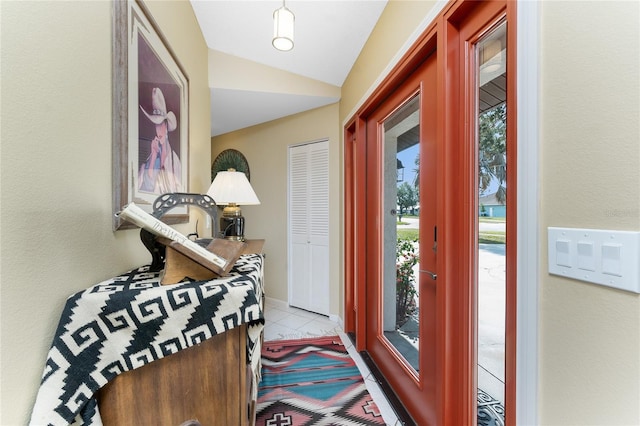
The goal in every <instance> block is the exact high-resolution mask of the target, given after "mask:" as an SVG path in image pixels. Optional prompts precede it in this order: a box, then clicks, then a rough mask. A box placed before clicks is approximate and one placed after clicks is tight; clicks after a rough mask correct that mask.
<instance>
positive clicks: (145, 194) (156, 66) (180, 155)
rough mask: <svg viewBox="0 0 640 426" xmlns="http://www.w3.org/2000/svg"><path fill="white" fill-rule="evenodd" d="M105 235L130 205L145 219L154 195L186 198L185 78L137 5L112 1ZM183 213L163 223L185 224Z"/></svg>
mask: <svg viewBox="0 0 640 426" xmlns="http://www.w3.org/2000/svg"><path fill="white" fill-rule="evenodd" d="M112 89H113V147H112V162H113V191H112V192H113V230H114V231H117V230H121V229H129V228H136V226H135V225H133V224H130V223H128V222H126V221H124V220H122V219H120V218H119V217H118V215H117V213H118V212H119V211H121V210H122V208H123V207H124V206H126V205H127V204H129V203H131V202H135V204H136V205H138V206H140V207H141V208H142V209H143V210H145V211H147V212H149V213H151V212H152V211H153V202H154V201H155V199H156V198H158V197H159V196H160V195H162V194H165V193H173V192H188V186H189V78H188V76H187V74H186V72H185V70H184V68H183V67H182V65H181V64H180V62H179V61H178V59H177V57H176V55H175V53H174V52H173V50H171V47H170V45H169V43H168V42H167V39H166V38H165V37H164V35H163V34H162V32H161V31H160V29H159V27H158V25H157V24H156V22H155V21H154V20H153V18H152V17H151V14H150V13H149V10H148V9H147V7H146V6H145V4H144V3H143V2H142V1H140V0H113V87H112ZM188 220H189V212H188V207H186V206H184V207H179V208H176V209H175V211H174V213H173V214H171V215H167V216H165V217H163V222H165V223H168V224H176V223H186V222H188Z"/></svg>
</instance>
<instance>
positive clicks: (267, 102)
mask: <svg viewBox="0 0 640 426" xmlns="http://www.w3.org/2000/svg"><path fill="white" fill-rule="evenodd" d="M386 3H387V1H386V0H289V1H286V7H287V8H289V9H290V10H291V11H292V12H293V13H294V15H295V37H294V41H295V46H294V48H293V50H291V51H289V52H281V51H278V50H276V49H275V48H274V47H273V46H272V45H271V39H272V36H273V17H272V16H273V12H274V10H276V9H277V8H279V7H281V6H282V2H281V1H274V0H191V4H192V6H193V10H194V12H195V14H196V17H197V20H198V23H199V25H200V28H201V30H202V34H203V35H204V38H205V41H206V43H207V46H208V47H209V49H210V50H209V88H210V92H211V136H217V135H221V134H224V133H228V132H231V131H234V130H238V129H241V128H244V127H248V126H252V125H255V124H260V123H264V122H267V121H271V120H275V119H278V118H281V117H285V116H287V115H291V114H295V113H298V112H302V111H307V110H310V109H313V108H317V107H320V106H324V105H329V104H331V103H335V102H337V101H338V100H339V99H340V87H341V86H342V84H343V83H344V81H345V79H346V77H347V75H348V74H349V71H350V70H351V67H352V66H353V64H354V62H355V61H356V59H357V57H358V55H359V54H360V51H361V50H362V47H363V46H364V44H365V42H366V41H367V39H368V37H369V35H370V34H371V31H372V30H373V28H374V26H375V25H376V23H377V21H378V19H379V17H380V15H381V14H382V11H383V10H384V7H385V6H386Z"/></svg>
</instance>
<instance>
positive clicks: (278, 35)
mask: <svg viewBox="0 0 640 426" xmlns="http://www.w3.org/2000/svg"><path fill="white" fill-rule="evenodd" d="M295 19H296V18H295V16H293V12H292V11H290V10H289V9H287V7H286V6H285V4H284V0H282V7H281V8H279V9H276V10H275V11H274V12H273V40H272V41H271V44H273V47H275V48H276V49H278V50H282V51H285V52H286V51H288V50H291V49H293V24H294V21H295Z"/></svg>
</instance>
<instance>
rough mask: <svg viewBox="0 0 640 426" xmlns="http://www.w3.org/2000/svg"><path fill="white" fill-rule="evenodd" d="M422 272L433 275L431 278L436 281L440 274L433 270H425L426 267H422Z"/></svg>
mask: <svg viewBox="0 0 640 426" xmlns="http://www.w3.org/2000/svg"><path fill="white" fill-rule="evenodd" d="M420 272H424V273H425V274H429V276H430V277H431V279H432V280H434V281H435V280H436V279H437V278H438V274H435V273H433V272H431V271H427V270H424V269H420Z"/></svg>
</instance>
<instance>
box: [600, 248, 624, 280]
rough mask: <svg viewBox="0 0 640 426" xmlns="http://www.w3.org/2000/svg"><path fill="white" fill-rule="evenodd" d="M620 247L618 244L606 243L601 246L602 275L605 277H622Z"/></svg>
mask: <svg viewBox="0 0 640 426" xmlns="http://www.w3.org/2000/svg"><path fill="white" fill-rule="evenodd" d="M621 252H622V246H621V245H620V244H613V243H607V244H603V245H602V273H603V274H607V275H615V276H616V277H621V276H622V262H621V260H622V253H621Z"/></svg>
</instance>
